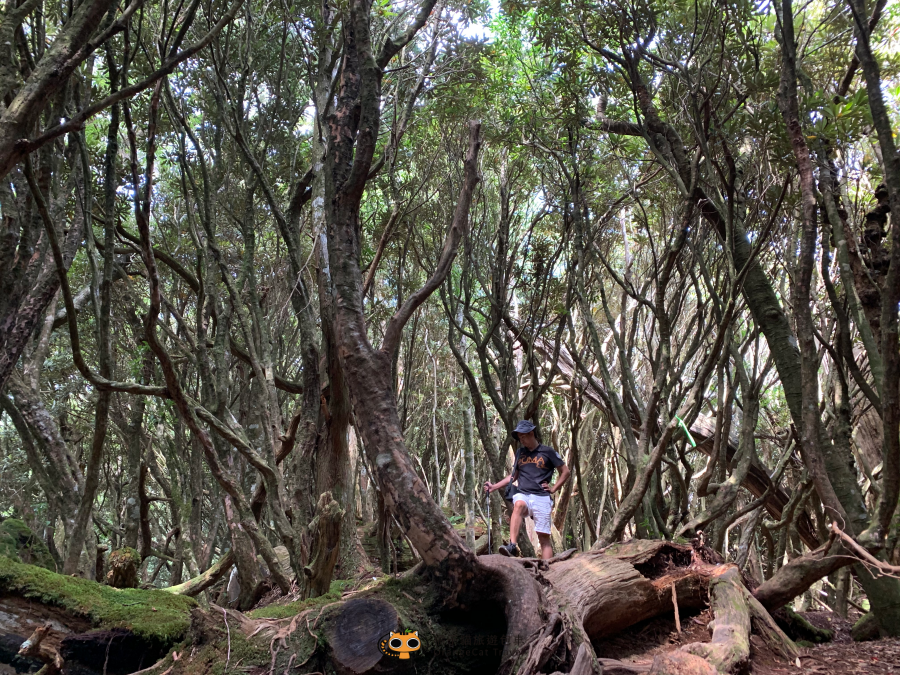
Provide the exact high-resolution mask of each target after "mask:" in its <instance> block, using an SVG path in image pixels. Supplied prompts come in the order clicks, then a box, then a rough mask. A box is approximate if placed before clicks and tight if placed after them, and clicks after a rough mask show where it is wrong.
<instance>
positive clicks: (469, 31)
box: [450, 0, 500, 42]
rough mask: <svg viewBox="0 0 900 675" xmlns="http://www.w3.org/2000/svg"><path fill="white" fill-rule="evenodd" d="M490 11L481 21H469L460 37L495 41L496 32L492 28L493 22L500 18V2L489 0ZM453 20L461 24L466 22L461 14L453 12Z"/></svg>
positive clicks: (461, 31) (498, 0)
mask: <svg viewBox="0 0 900 675" xmlns="http://www.w3.org/2000/svg"><path fill="white" fill-rule="evenodd" d="M488 4H489V5H490V8H491V9H490V11H489V12H488V13H487V15H486V16H484V17H483V18H481V19H479V20H475V21H469V22H468V24H467V25H466V26H464V27H463V28H462V30H460V32H459V33H460V35H462V36H463V37H464V38H467V39H470V40H484V41H486V42H490V41H491V40H493V39H494V30H493V29H492V28H491V23H493V20H494V19H496V18H497V17H498V16H500V0H488ZM450 16H451V17H452V20H453V21H454V22H455V23H457V24H460V23H462V22H463V21H464V19H463V16H462V13H461V12H455V11H454V12H451V13H450Z"/></svg>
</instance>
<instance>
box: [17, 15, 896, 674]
mask: <svg viewBox="0 0 900 675" xmlns="http://www.w3.org/2000/svg"><path fill="white" fill-rule="evenodd" d="M898 28H900V5H898V4H896V3H888V2H886V1H885V0H876V2H869V3H866V2H865V1H864V0H847V1H846V2H822V1H820V0H811V1H810V2H806V3H802V4H797V5H792V2H791V0H778V1H777V2H775V3H772V2H767V1H766V2H745V1H744V0H716V1H709V0H697V1H695V2H685V1H684V0H677V1H675V2H665V3H662V2H654V1H647V0H640V1H637V2H601V3H591V2H584V1H583V0H552V1H544V2H530V1H525V2H518V1H516V2H513V1H510V2H508V3H504V4H501V5H499V6H497V5H488V4H486V3H485V2H483V0H475V1H473V2H465V3H463V2H458V1H456V0H439V1H437V0H424V3H423V4H421V5H419V4H416V3H408V2H405V1H403V0H399V1H397V2H390V1H388V0H384V1H382V0H376V1H375V2H372V3H369V2H367V0H348V1H346V2H345V1H344V0H340V1H337V2H331V1H330V0H328V1H326V2H324V3H320V2H306V1H305V0H299V1H298V0H281V1H280V2H270V1H268V0H265V1H262V0H233V2H232V3H231V4H228V3H227V2H219V1H217V0H210V1H208V2H207V1H206V0H202V1H201V0H187V1H184V0H179V2H172V1H170V0H164V1H162V0H161V1H157V0H154V1H151V0H132V2H130V3H116V2H111V1H110V0H81V1H80V2H71V1H70V2H57V1H56V0H6V2H5V5H4V7H3V13H2V15H0V53H2V58H0V94H2V103H0V173H2V176H3V180H2V182H0V218H2V229H0V517H2V518H3V519H9V520H4V523H5V525H0V527H5V528H6V529H5V530H4V532H5V535H4V536H5V537H6V539H5V540H0V546H3V545H6V546H7V549H8V550H7V552H10V553H12V554H14V555H20V557H22V558H23V559H26V558H28V559H26V560H25V561H26V562H35V561H41V562H42V564H44V565H45V566H47V567H49V568H50V569H53V570H56V571H59V572H61V573H65V574H78V575H81V576H84V577H86V578H89V579H94V578H96V579H97V580H98V581H105V580H106V575H107V571H108V570H109V569H110V563H111V562H113V561H116V564H118V563H119V562H120V561H119V559H120V558H121V559H128V560H131V561H132V562H133V563H134V565H136V568H135V569H134V570H133V575H132V576H130V577H129V578H127V579H119V578H118V577H116V575H114V574H112V573H110V575H109V581H110V583H113V582H115V583H117V584H125V585H135V584H141V585H144V586H155V587H161V588H162V587H171V586H178V585H179V584H184V583H186V582H188V581H189V580H191V579H194V580H195V581H197V578H198V577H200V581H203V582H204V588H206V586H208V585H209V584H212V583H213V582H216V583H217V584H218V585H213V586H212V588H213V589H214V592H211V591H205V592H206V593H210V595H209V599H210V600H212V601H217V600H218V601H219V602H221V603H228V604H230V606H232V607H236V608H239V609H248V608H250V607H251V606H253V605H254V604H255V603H256V602H257V601H258V600H259V598H260V596H261V594H263V593H265V592H267V591H268V590H269V589H272V588H277V589H279V592H280V593H282V594H288V593H291V592H299V593H300V594H301V595H303V597H310V596H316V595H321V594H323V593H325V592H327V591H328V589H329V584H330V583H331V582H332V580H334V579H353V578H358V577H360V576H368V577H371V576H373V575H379V574H381V573H391V572H398V571H402V570H404V569H407V568H408V567H410V566H411V565H413V564H415V563H417V562H421V563H422V564H424V565H425V566H426V567H430V568H433V569H434V570H437V572H436V574H437V576H438V577H439V578H442V579H444V583H446V584H449V585H451V586H452V585H453V584H464V583H466V582H465V579H466V577H465V574H461V573H459V572H458V570H459V569H465V568H466V565H468V564H471V563H470V562H466V561H469V560H470V559H473V558H474V557H473V556H471V555H470V554H469V553H467V551H470V550H475V549H478V550H479V551H480V552H481V553H484V552H489V551H487V547H488V538H487V536H486V529H487V528H486V525H487V523H488V522H489V521H493V526H492V528H491V531H492V534H493V536H492V537H491V538H490V547H491V548H492V549H493V550H494V551H496V548H497V546H499V545H500V544H501V543H503V541H504V537H506V536H508V535H507V534H505V533H504V531H503V527H504V521H505V519H506V513H507V509H506V507H505V506H504V504H503V503H502V499H501V497H500V495H499V494H494V495H492V501H491V500H488V501H486V500H485V498H484V493H483V491H482V488H481V485H482V484H483V482H484V481H486V480H490V481H493V482H496V481H498V480H500V479H501V478H503V477H504V476H506V475H507V474H508V472H509V469H510V466H511V462H512V451H513V450H514V444H513V439H512V437H511V435H510V432H511V430H512V429H513V428H514V426H515V425H516V423H517V422H518V420H520V419H529V420H532V421H533V422H534V423H536V424H537V425H538V427H539V430H540V435H541V438H542V439H543V442H545V443H546V444H548V445H550V446H552V447H554V448H557V449H558V450H559V452H560V453H561V454H562V455H563V457H564V458H565V460H566V462H567V463H568V465H569V466H570V467H571V468H572V471H573V474H572V479H571V480H570V481H569V482H568V484H567V485H566V486H565V488H564V489H563V490H561V491H560V493H559V494H558V495H557V497H556V499H555V506H554V512H553V523H554V530H555V531H554V533H553V540H554V548H555V550H556V552H557V553H559V552H561V551H563V550H566V549H570V548H576V549H578V550H579V551H587V550H591V549H593V550H599V549H601V548H603V547H606V546H609V545H610V544H612V543H614V542H617V541H620V540H624V539H629V538H641V539H668V540H680V541H684V540H687V539H690V538H694V537H697V536H698V535H699V536H702V538H703V541H704V542H705V544H706V545H707V546H708V547H710V548H712V549H714V550H715V551H717V552H719V553H720V554H721V555H722V556H723V558H724V559H725V560H727V561H730V562H734V563H736V564H737V565H738V566H739V567H740V568H741V570H742V571H743V573H744V574H745V575H746V577H747V578H749V579H752V580H753V582H755V584H759V585H764V584H765V583H768V582H772V583H776V584H780V585H779V586H778V592H780V593H781V594H782V595H783V596H784V597H781V596H778V597H779V598H781V601H782V602H781V604H784V602H787V601H789V600H791V599H793V598H794V597H795V596H799V599H798V600H797V603H798V606H799V605H806V606H809V604H810V603H815V605H814V606H819V605H822V604H825V605H827V606H828V607H830V608H831V609H833V610H834V611H835V612H838V613H840V614H844V615H845V614H846V612H847V608H848V603H849V604H850V605H853V606H857V607H859V608H861V609H863V610H865V611H869V610H872V611H873V612H874V614H873V616H874V617H875V620H876V621H877V623H878V625H879V626H880V630H881V631H882V632H884V633H889V634H893V635H898V634H900V580H898V579H897V578H896V576H890V574H888V575H879V574H876V573H874V570H875V569H876V568H877V567H878V565H879V564H880V565H881V566H882V570H883V571H887V572H891V573H893V574H894V575H896V573H897V571H898V567H897V566H898V565H900V512H898V508H897V507H898V496H900V343H898V304H900V225H898V224H896V223H897V221H896V219H895V218H892V217H891V214H892V213H893V214H896V213H900V156H898V154H897V148H896V135H895V134H896V130H897V129H898V128H900V127H898V123H900V110H898V96H900V80H898V77H897V76H898V69H900V59H898V44H897V31H898ZM476 121H477V122H476ZM18 523H21V524H22V525H23V526H27V528H29V529H30V531H31V532H33V533H34V538H35V539H36V540H39V541H33V542H31V544H29V547H30V548H29V550H31V551H32V553H30V554H29V553H28V551H24V552H23V551H17V550H16V547H15V545H14V540H15V536H14V534H15V528H16V527H19V525H18ZM833 524H836V525H837V527H838V530H835V528H834V527H833ZM838 531H839V533H838ZM841 535H846V536H841ZM3 541H6V542H10V541H13V544H9V543H7V544H3V543H2V542H3ZM850 542H858V544H857V547H858V548H861V549H863V550H864V551H865V552H867V553H868V555H869V556H870V558H871V560H868V561H867V562H866V564H865V565H863V564H861V563H859V562H858V560H857V559H858V558H859V557H860V556H861V555H862V554H861V553H859V552H858V551H856V552H848V551H849V549H846V548H843V547H848V546H851V543H850ZM524 548H525V549H526V550H525V552H526V553H532V551H530V550H529V549H530V547H529V546H528V543H527V541H526V542H525V544H524ZM125 549H133V550H132V551H127V550H125ZM2 550H3V549H0V552H2ZM854 550H855V549H854ZM107 555H108V556H109V559H107V560H105V557H106V556H107ZM29 556H30V557H29ZM258 556H259V558H258ZM873 561H874V562H873ZM851 563H855V564H853V565H851ZM792 564H793V565H794V567H791V570H795V569H796V570H798V571H797V572H796V574H795V575H794V576H793V577H790V581H788V582H785V581H783V579H785V578H787V577H776V574H777V573H778V572H779V570H781V569H782V568H784V567H785V566H788V565H792ZM232 566H233V569H234V572H233V573H231V574H230V575H228V572H229V570H231V569H232ZM304 570H306V571H304ZM211 572H212V574H211ZM204 573H206V574H207V576H206V577H205V578H204V577H203V575H204ZM222 574H225V575H226V576H225V577H224V578H222V580H221V581H217V580H218V579H219V577H220V576H221V575H222ZM792 574H793V572H792ZM126 576H127V575H126ZM213 577H215V578H213ZM204 579H205V581H208V582H209V584H206V583H205V581H204ZM798 579H799V581H798ZM773 580H775V581H774V582H773ZM226 584H227V586H228V589H227V590H226V589H225V585H226ZM298 589H299V590H298ZM195 590H196V589H195ZM273 662H274V661H273Z"/></svg>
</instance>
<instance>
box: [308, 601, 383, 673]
mask: <svg viewBox="0 0 900 675" xmlns="http://www.w3.org/2000/svg"><path fill="white" fill-rule="evenodd" d="M397 624H398V618H397V611H396V610H395V609H394V607H393V606H392V605H391V604H390V603H389V602H385V601H384V600H379V599H376V598H358V599H354V600H348V601H347V602H344V603H343V604H342V605H341V606H340V607H339V608H338V609H337V611H336V612H335V613H334V614H333V615H332V616H331V617H330V618H329V619H328V622H327V627H326V634H327V636H328V644H329V647H330V649H331V657H332V660H333V662H334V664H335V666H336V668H337V671H338V672H339V673H341V674H342V675H359V674H360V673H365V672H367V671H368V670H370V669H371V668H373V667H374V666H375V664H376V663H378V662H379V661H380V660H381V658H382V656H383V654H382V652H381V650H380V649H379V648H378V642H379V640H380V639H381V638H382V637H383V636H384V635H386V634H388V633H390V632H391V631H396V630H397Z"/></svg>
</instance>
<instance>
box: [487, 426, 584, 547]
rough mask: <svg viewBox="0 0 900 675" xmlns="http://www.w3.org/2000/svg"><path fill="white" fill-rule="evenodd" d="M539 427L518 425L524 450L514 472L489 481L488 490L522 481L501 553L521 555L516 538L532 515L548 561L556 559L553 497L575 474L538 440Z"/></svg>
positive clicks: (517, 433)
mask: <svg viewBox="0 0 900 675" xmlns="http://www.w3.org/2000/svg"><path fill="white" fill-rule="evenodd" d="M536 428H537V427H536V426H535V425H534V424H532V423H531V422H529V421H527V420H522V421H521V422H519V423H518V424H517V425H516V428H515V429H514V430H513V432H512V435H513V438H515V439H516V441H518V443H519V446H520V447H519V449H518V450H516V458H515V460H514V461H513V470H512V473H511V474H510V475H509V476H507V477H506V478H504V479H503V480H501V481H499V482H497V483H491V482H490V481H487V482H486V483H485V484H484V491H485V492H487V493H491V492H493V491H494V490H499V489H500V488H504V487H506V486H507V485H509V484H510V483H511V482H512V481H518V490H516V492H515V494H513V496H512V502H513V512H512V516H511V517H510V520H509V543H508V544H507V545H506V546H501V547H500V553H501V555H506V556H517V555H519V547H518V546H517V545H516V539H517V538H518V536H519V528H520V527H521V525H522V520H523V519H524V518H525V516H526V515H528V516H531V519H532V520H533V521H534V530H535V532H537V536H538V541H540V543H541V557H542V558H543V559H544V560H547V559H548V558H552V557H553V546H552V545H551V543H550V512H551V511H552V510H553V500H552V499H550V495H552V494H553V493H554V492H556V491H558V490H559V489H560V488H561V487H562V486H563V484H564V483H565V482H566V481H567V480H568V479H569V474H570V473H571V472H570V471H569V467H567V466H566V463H565V462H564V461H563V458H562V457H560V456H559V453H558V452H556V450H554V449H553V448H548V447H547V446H546V445H542V444H541V443H540V442H539V441H538V439H537V438H536V437H535V435H534V430H535V429H536ZM557 469H559V478H557V480H556V484H555V485H554V486H553V487H550V478H551V477H552V476H553V472H554V471H555V470H557ZM507 498H508V497H507Z"/></svg>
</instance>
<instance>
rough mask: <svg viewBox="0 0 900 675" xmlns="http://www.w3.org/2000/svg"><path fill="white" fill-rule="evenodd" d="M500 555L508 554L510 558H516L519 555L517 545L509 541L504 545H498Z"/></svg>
mask: <svg viewBox="0 0 900 675" xmlns="http://www.w3.org/2000/svg"><path fill="white" fill-rule="evenodd" d="M500 555H505V556H509V557H510V558H518V557H519V547H518V546H517V545H516V544H514V543H512V542H510V543H508V544H507V545H506V546H501V547H500Z"/></svg>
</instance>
